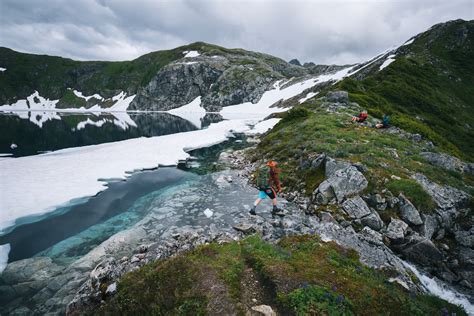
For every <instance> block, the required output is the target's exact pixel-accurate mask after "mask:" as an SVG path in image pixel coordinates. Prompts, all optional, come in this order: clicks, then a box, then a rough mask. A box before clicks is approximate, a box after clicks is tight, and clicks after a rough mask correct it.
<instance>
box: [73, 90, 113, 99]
mask: <svg viewBox="0 0 474 316" xmlns="http://www.w3.org/2000/svg"><path fill="white" fill-rule="evenodd" d="M72 92H73V93H74V95H75V96H76V97H78V98H82V99H84V100H86V101H89V99H91V98H95V99H97V100H100V101H104V100H105V98H104V97H102V96H101V95H100V94H97V93H96V94H93V95H90V96H84V95H83V94H82V92H80V91H77V90H72Z"/></svg>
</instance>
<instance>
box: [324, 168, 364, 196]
mask: <svg viewBox="0 0 474 316" xmlns="http://www.w3.org/2000/svg"><path fill="white" fill-rule="evenodd" d="M367 184H368V182H367V180H366V179H365V177H364V175H363V174H362V173H361V172H360V171H358V170H357V168H355V167H353V166H349V167H347V168H345V169H340V170H337V171H336V172H334V174H333V175H332V176H331V177H330V178H328V179H326V180H324V181H323V182H322V183H321V184H320V185H319V187H318V189H317V190H316V192H315V193H316V194H315V195H316V196H317V195H318V194H319V193H320V194H321V195H322V197H321V198H319V200H325V201H326V200H327V201H331V200H332V199H333V198H335V199H336V200H337V202H339V203H341V202H342V201H343V200H344V198H345V197H347V196H349V195H354V194H357V193H359V192H360V191H362V190H364V189H365V188H366V187H367Z"/></svg>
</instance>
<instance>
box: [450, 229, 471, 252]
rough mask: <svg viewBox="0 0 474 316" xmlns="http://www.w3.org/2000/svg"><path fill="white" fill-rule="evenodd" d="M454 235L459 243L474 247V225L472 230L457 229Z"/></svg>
mask: <svg viewBox="0 0 474 316" xmlns="http://www.w3.org/2000/svg"><path fill="white" fill-rule="evenodd" d="M454 237H455V238H456V241H457V242H458V243H459V244H461V245H463V246H466V247H471V248H473V247H474V227H471V229H470V230H455V232H454Z"/></svg>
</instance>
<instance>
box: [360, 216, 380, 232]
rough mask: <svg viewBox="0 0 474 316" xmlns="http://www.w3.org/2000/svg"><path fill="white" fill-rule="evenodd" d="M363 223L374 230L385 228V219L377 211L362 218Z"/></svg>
mask: <svg viewBox="0 0 474 316" xmlns="http://www.w3.org/2000/svg"><path fill="white" fill-rule="evenodd" d="M361 223H362V225H364V226H368V227H370V228H372V229H373V230H377V231H379V230H381V229H382V228H383V226H384V225H383V221H382V219H381V218H380V216H379V214H378V213H377V212H371V213H370V214H369V215H367V216H365V217H363V218H361Z"/></svg>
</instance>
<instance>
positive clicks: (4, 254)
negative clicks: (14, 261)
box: [0, 244, 11, 274]
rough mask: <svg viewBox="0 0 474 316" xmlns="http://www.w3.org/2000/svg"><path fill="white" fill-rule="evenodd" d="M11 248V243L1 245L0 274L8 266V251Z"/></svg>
mask: <svg viewBox="0 0 474 316" xmlns="http://www.w3.org/2000/svg"><path fill="white" fill-rule="evenodd" d="M10 249H11V247H10V244H5V245H0V274H1V273H2V272H3V270H5V268H6V267H7V263H8V253H9V252H10Z"/></svg>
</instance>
